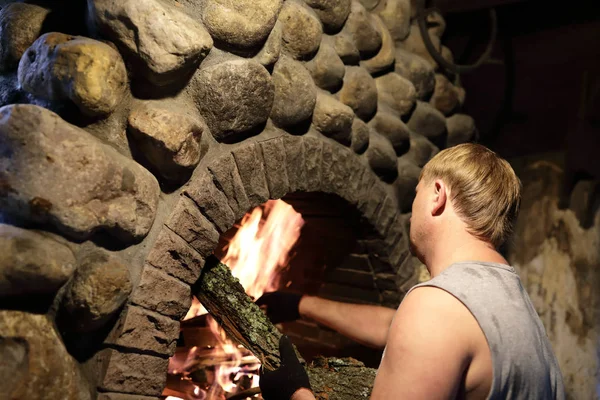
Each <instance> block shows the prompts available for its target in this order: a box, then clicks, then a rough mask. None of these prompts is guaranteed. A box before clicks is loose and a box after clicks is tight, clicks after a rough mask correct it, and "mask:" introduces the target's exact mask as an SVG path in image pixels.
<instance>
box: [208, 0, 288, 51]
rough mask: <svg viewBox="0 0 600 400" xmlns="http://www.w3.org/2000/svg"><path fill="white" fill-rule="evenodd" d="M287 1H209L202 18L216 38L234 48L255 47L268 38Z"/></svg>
mask: <svg viewBox="0 0 600 400" xmlns="http://www.w3.org/2000/svg"><path fill="white" fill-rule="evenodd" d="M282 3H283V0H209V1H206V2H205V3H204V7H203V9H202V21H203V22H204V25H205V26H206V28H207V29H208V31H209V32H210V34H211V35H212V36H213V38H215V40H218V41H221V42H224V43H226V44H228V45H230V46H232V47H241V48H252V47H256V46H258V45H260V44H261V43H263V42H264V41H265V39H266V38H267V36H268V35H269V33H270V32H271V29H273V26H274V25H275V21H276V20H277V15H278V14H279V10H280V9H281V4H282Z"/></svg>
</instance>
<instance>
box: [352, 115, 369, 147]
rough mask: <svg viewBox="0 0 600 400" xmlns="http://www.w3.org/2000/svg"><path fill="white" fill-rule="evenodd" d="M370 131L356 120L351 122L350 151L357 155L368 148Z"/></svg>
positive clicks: (365, 125)
mask: <svg viewBox="0 0 600 400" xmlns="http://www.w3.org/2000/svg"><path fill="white" fill-rule="evenodd" d="M369 134H370V130H369V127H368V126H367V124H365V123H364V122H363V121H362V120H360V119H358V118H354V120H353V121H352V144H351V146H350V147H352V150H354V152H355V153H357V154H362V153H364V152H365V151H366V150H367V147H369Z"/></svg>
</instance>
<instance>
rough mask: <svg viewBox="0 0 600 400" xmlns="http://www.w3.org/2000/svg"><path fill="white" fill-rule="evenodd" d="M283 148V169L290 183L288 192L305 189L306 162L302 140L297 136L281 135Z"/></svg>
mask: <svg viewBox="0 0 600 400" xmlns="http://www.w3.org/2000/svg"><path fill="white" fill-rule="evenodd" d="M282 139H283V148H284V151H285V169H286V175H287V178H288V183H289V185H290V188H289V191H290V193H293V192H296V191H301V192H304V191H306V188H307V184H306V162H305V155H306V151H305V150H304V140H303V138H302V137H299V136H292V135H286V136H283V138H282Z"/></svg>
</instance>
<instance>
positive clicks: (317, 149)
mask: <svg viewBox="0 0 600 400" xmlns="http://www.w3.org/2000/svg"><path fill="white" fill-rule="evenodd" d="M322 155H323V141H322V140H321V139H319V138H316V137H311V136H306V137H304V163H305V168H306V186H307V188H306V190H307V191H309V192H317V191H319V190H321V161H322V158H323V157H322Z"/></svg>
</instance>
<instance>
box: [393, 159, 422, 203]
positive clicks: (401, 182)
mask: <svg viewBox="0 0 600 400" xmlns="http://www.w3.org/2000/svg"><path fill="white" fill-rule="evenodd" d="M397 167H398V178H396V180H395V181H394V183H393V186H394V191H395V192H396V198H397V199H398V207H399V208H400V212H403V213H406V212H410V211H411V209H412V203H413V200H414V199H415V188H416V187H417V184H418V183H419V176H420V175H421V168H419V167H418V166H416V165H415V164H413V163H412V162H411V161H410V159H408V158H407V157H406V156H404V157H400V158H399V159H398V165H397Z"/></svg>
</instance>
